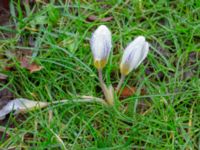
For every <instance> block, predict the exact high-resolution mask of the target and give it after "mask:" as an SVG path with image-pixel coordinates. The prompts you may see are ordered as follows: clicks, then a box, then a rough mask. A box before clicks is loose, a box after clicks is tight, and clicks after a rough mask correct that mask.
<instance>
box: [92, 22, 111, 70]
mask: <svg viewBox="0 0 200 150" xmlns="http://www.w3.org/2000/svg"><path fill="white" fill-rule="evenodd" d="M90 45H91V50H92V53H93V56H94V64H95V66H96V67H97V68H103V67H104V66H105V65H106V63H107V59H108V57H109V54H110V51H111V47H112V39H111V32H110V30H109V29H108V28H107V27H106V26H105V25H101V26H99V27H98V28H97V29H96V30H95V31H94V33H93V35H92V38H91V40H90Z"/></svg>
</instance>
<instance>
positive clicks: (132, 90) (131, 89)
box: [119, 87, 136, 98]
mask: <svg viewBox="0 0 200 150" xmlns="http://www.w3.org/2000/svg"><path fill="white" fill-rule="evenodd" d="M119 91H120V90H119ZM135 92H136V88H135V87H124V88H123V90H122V92H121V94H120V97H121V98H126V97H129V96H132V95H133V94H134V93H135Z"/></svg>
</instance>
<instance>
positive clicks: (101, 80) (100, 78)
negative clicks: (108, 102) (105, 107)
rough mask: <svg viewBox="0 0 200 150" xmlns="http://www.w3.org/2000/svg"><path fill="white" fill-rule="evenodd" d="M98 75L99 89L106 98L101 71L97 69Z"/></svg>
mask: <svg viewBox="0 0 200 150" xmlns="http://www.w3.org/2000/svg"><path fill="white" fill-rule="evenodd" d="M98 75H99V81H100V86H101V89H102V91H103V94H104V96H106V95H107V94H106V91H107V90H106V89H107V88H106V85H105V83H104V81H103V75H102V70H101V69H98Z"/></svg>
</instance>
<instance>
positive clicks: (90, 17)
mask: <svg viewBox="0 0 200 150" xmlns="http://www.w3.org/2000/svg"><path fill="white" fill-rule="evenodd" d="M112 19H113V17H112V16H109V17H105V18H102V19H99V18H98V17H97V16H95V15H91V16H89V17H87V18H86V20H87V21H88V22H94V21H96V20H100V21H101V22H108V21H111V20H112Z"/></svg>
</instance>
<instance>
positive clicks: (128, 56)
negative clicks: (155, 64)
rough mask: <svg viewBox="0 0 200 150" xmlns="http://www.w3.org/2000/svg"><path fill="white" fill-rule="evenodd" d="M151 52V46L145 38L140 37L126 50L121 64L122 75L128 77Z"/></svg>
mask: <svg viewBox="0 0 200 150" xmlns="http://www.w3.org/2000/svg"><path fill="white" fill-rule="evenodd" d="M148 51H149V44H148V42H146V40H145V38H144V37H143V36H138V37H137V38H135V40H133V41H132V42H131V43H130V44H129V45H128V46H127V47H126V49H125V50H124V54H123V56H122V61H121V64H120V71H121V74H122V75H124V76H126V75H127V74H128V73H129V72H131V71H132V70H133V69H136V68H137V67H138V66H139V65H140V64H141V62H142V61H143V60H144V59H145V58H146V56H147V54H148Z"/></svg>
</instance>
